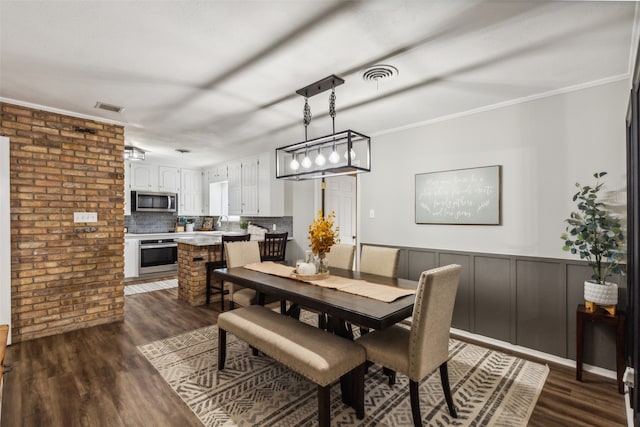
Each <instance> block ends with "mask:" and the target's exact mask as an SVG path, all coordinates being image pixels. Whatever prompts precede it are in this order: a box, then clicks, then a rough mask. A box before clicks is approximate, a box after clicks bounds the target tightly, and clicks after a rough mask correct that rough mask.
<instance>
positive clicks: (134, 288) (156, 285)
mask: <svg viewBox="0 0 640 427" xmlns="http://www.w3.org/2000/svg"><path fill="white" fill-rule="evenodd" d="M177 287H178V279H169V280H159V281H157V282H149V283H140V284H138V285H128V286H125V287H124V295H125V296H127V295H135V294H142V293H144V292H153V291H161V290H163V289H171V288H177Z"/></svg>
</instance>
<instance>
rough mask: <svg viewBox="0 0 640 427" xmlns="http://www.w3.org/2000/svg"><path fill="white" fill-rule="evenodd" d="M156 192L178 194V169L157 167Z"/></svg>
mask: <svg viewBox="0 0 640 427" xmlns="http://www.w3.org/2000/svg"><path fill="white" fill-rule="evenodd" d="M158 191H160V192H161V193H179V192H180V169H178V168H176V167H172V166H159V167H158Z"/></svg>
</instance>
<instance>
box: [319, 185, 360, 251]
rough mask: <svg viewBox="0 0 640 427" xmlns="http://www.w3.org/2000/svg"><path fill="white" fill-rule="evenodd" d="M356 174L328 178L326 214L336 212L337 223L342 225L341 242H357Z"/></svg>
mask: <svg viewBox="0 0 640 427" xmlns="http://www.w3.org/2000/svg"><path fill="white" fill-rule="evenodd" d="M356 180H357V178H356V176H355V175H353V176H351V175H342V176H336V177H332V178H327V179H326V180H325V182H326V190H325V193H324V209H325V215H326V214H328V213H329V212H331V211H334V212H335V213H336V225H338V226H339V227H340V243H346V244H353V245H355V244H356V230H357V227H356V196H357V192H356V182H357V181H356Z"/></svg>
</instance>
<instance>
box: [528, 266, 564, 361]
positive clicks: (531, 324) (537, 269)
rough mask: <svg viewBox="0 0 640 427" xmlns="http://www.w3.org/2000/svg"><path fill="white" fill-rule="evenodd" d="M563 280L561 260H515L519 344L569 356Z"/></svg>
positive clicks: (561, 355) (557, 354)
mask: <svg viewBox="0 0 640 427" xmlns="http://www.w3.org/2000/svg"><path fill="white" fill-rule="evenodd" d="M563 282H564V274H563V268H562V264H560V263H559V262H548V261H541V260H540V261H537V260H530V261H529V260H522V259H519V260H516V283H517V294H516V313H517V319H516V344H518V345H521V346H524V347H528V348H532V349H535V350H539V351H543V352H545V353H550V354H555V355H556V356H560V357H565V356H566V354H567V335H566V334H567V316H566V313H567V308H566V302H565V300H566V294H565V286H564V284H563ZM574 310H575V309H574ZM549 331H553V332H552V333H549Z"/></svg>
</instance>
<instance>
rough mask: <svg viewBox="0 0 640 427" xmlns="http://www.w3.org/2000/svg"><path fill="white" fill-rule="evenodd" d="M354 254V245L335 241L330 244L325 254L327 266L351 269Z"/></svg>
mask: <svg viewBox="0 0 640 427" xmlns="http://www.w3.org/2000/svg"><path fill="white" fill-rule="evenodd" d="M355 254H356V246H355V245H347V244H341V243H337V244H335V245H333V246H331V250H330V251H329V252H328V253H327V255H326V258H325V259H326V261H327V265H328V266H329V267H335V268H342V269H344V270H353V258H354V256H355Z"/></svg>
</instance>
